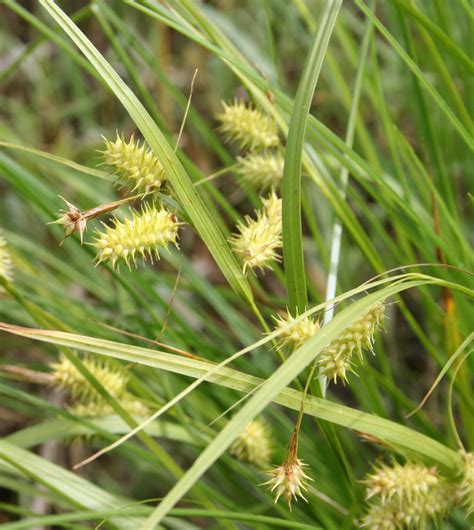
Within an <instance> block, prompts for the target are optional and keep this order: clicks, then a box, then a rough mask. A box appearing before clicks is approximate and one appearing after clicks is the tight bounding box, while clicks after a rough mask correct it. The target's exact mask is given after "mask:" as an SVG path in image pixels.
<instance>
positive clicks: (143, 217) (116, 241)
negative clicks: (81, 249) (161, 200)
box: [95, 206, 181, 268]
mask: <svg viewBox="0 0 474 530" xmlns="http://www.w3.org/2000/svg"><path fill="white" fill-rule="evenodd" d="M102 224H103V223H102ZM180 224H181V223H179V222H178V221H177V219H176V216H175V214H173V213H171V212H170V211H169V210H167V209H166V208H164V207H162V208H161V209H160V210H158V209H157V208H156V207H155V206H145V207H144V208H142V210H141V212H139V213H137V212H132V217H131V218H128V219H125V221H119V220H118V219H117V218H114V220H113V226H107V225H105V224H103V226H104V231H100V230H98V231H97V233H96V236H97V237H96V240H95V246H96V247H97V249H98V253H97V256H96V261H97V263H102V262H104V261H110V262H111V263H112V266H113V267H114V268H115V267H116V265H117V262H118V261H119V260H123V261H125V263H126V264H127V267H129V268H131V265H132V264H133V265H134V266H135V267H136V266H137V257H138V258H142V259H143V260H146V259H147V258H149V259H150V260H151V262H153V258H157V259H159V258H160V255H159V249H160V248H167V246H168V244H169V243H173V244H174V245H176V247H177V246H178V243H177V238H178V227H179V226H180Z"/></svg>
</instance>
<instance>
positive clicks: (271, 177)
mask: <svg viewBox="0 0 474 530" xmlns="http://www.w3.org/2000/svg"><path fill="white" fill-rule="evenodd" d="M237 162H238V163H237V169H236V171H237V174H238V175H240V176H241V177H242V178H243V179H244V180H245V181H247V182H248V183H249V184H251V185H252V186H254V187H255V188H257V189H260V190H265V189H268V188H272V187H273V188H279V187H280V185H281V181H282V179H283V166H284V163H285V159H284V157H283V155H282V154H281V153H279V152H274V151H264V152H262V153H248V154H247V155H246V156H244V157H240V156H239V157H238V158H237Z"/></svg>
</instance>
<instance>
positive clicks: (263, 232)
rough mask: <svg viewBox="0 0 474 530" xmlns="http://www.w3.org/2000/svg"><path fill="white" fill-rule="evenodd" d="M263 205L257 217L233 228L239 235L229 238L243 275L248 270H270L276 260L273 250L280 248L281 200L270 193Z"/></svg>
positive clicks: (275, 252)
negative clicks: (241, 265) (240, 262)
mask: <svg viewBox="0 0 474 530" xmlns="http://www.w3.org/2000/svg"><path fill="white" fill-rule="evenodd" d="M263 203H264V208H263V210H259V211H257V212H256V213H257V218H256V219H252V218H251V217H249V216H246V217H245V222H240V223H239V224H238V225H237V228H238V230H239V232H240V233H239V234H234V235H233V236H232V237H231V239H230V241H231V243H232V246H233V248H234V251H235V252H236V254H237V255H238V256H239V257H240V258H241V260H242V264H243V271H244V273H246V272H247V271H248V270H251V269H260V270H263V269H266V268H268V269H271V268H272V263H273V262H275V261H279V260H280V258H279V256H278V254H277V250H278V249H279V248H281V232H282V219H281V199H279V198H278V197H277V196H276V194H275V192H273V191H272V192H271V194H270V195H269V197H268V198H267V199H263Z"/></svg>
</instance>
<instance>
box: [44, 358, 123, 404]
mask: <svg viewBox="0 0 474 530" xmlns="http://www.w3.org/2000/svg"><path fill="white" fill-rule="evenodd" d="M82 363H83V365H84V367H85V368H86V369H87V370H88V371H89V372H90V373H91V374H92V375H93V376H94V377H95V379H97V381H98V382H99V383H100V384H101V385H102V386H103V387H104V389H105V390H107V392H108V393H109V394H110V395H111V396H113V397H115V398H119V397H120V396H121V395H123V394H124V392H125V389H126V387H127V383H128V376H127V373H126V371H125V370H124V369H123V368H116V367H112V366H110V365H109V364H106V363H104V362H103V361H100V360H96V359H92V358H88V357H86V358H84V359H83V360H82ZM50 368H51V369H52V370H53V373H52V376H53V385H54V386H55V387H56V388H60V389H62V390H65V391H66V392H68V394H70V395H71V396H72V397H73V398H74V399H76V400H80V401H84V402H89V401H93V402H97V401H100V400H101V399H102V397H101V395H100V394H99V393H98V392H97V391H96V390H95V388H94V387H93V386H92V385H91V384H90V383H89V382H88V381H87V379H86V378H85V377H84V376H83V375H82V374H81V372H79V370H78V369H77V368H76V367H75V366H74V364H72V362H71V361H70V360H69V359H68V358H67V357H66V356H64V355H61V357H60V359H59V361H58V362H55V363H51V364H50Z"/></svg>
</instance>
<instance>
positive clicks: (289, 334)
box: [274, 311, 319, 349]
mask: <svg viewBox="0 0 474 530" xmlns="http://www.w3.org/2000/svg"><path fill="white" fill-rule="evenodd" d="M274 319H275V330H282V331H281V332H280V334H279V335H278V337H277V341H278V342H279V345H280V347H284V346H288V347H290V348H291V349H297V348H299V347H300V346H302V345H303V344H304V343H305V342H306V341H307V340H309V339H310V338H311V337H312V336H313V335H316V333H317V332H318V331H319V322H318V321H317V320H314V319H313V317H312V316H311V315H309V316H305V317H303V318H302V319H301V320H299V321H298V322H295V321H296V317H293V316H292V315H291V313H290V312H289V311H288V312H287V313H286V315H279V316H278V317H274Z"/></svg>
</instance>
